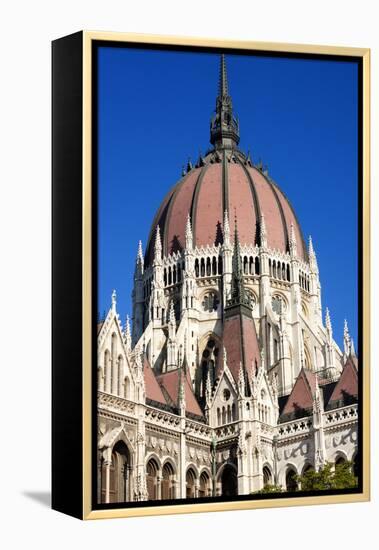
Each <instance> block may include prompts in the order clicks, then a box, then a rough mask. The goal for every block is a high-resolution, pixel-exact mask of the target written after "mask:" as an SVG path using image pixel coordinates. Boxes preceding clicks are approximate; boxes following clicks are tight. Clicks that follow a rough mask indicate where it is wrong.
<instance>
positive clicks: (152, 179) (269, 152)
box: [98, 47, 358, 345]
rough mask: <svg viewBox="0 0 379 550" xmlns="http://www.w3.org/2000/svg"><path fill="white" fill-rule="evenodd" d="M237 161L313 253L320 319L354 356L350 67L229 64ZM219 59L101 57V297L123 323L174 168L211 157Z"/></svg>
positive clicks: (292, 62) (130, 52)
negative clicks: (289, 210) (242, 159)
mask: <svg viewBox="0 0 379 550" xmlns="http://www.w3.org/2000/svg"><path fill="white" fill-rule="evenodd" d="M226 59H227V68H228V79H229V91H230V94H231V96H232V99H233V107H234V112H235V114H237V115H238V117H239V119H240V133H241V142H240V148H241V149H242V150H245V151H247V150H250V151H251V155H252V158H253V160H254V161H255V162H257V161H258V160H259V159H262V160H263V162H264V163H265V164H267V165H268V168H269V173H270V176H271V177H272V178H273V179H274V180H275V181H276V182H277V183H278V185H279V186H280V187H281V189H282V190H283V191H284V193H285V194H286V195H287V197H288V198H289V200H290V201H291V203H292V205H293V207H294V209H295V211H296V214H297V217H298V219H299V222H300V225H301V227H302V229H303V233H304V237H305V238H306V239H307V238H308V235H309V234H311V235H312V238H313V243H314V247H315V250H316V253H317V258H318V263H319V269H320V280H321V285H322V303H323V309H324V311H325V307H326V306H328V307H329V309H330V314H331V319H332V324H333V331H334V336H335V338H336V340H337V342H338V343H339V344H340V345H341V344H342V333H343V321H344V319H345V318H347V320H348V323H349V328H350V332H351V334H352V336H353V337H354V339H355V342H356V345H357V324H358V319H357V300H358V297H357V296H358V295H357V292H358V289H357V252H358V249H357V243H358V239H357V215H358V204H357V185H358V159H357V124H358V96H357V89H358V86H357V83H358V66H357V64H355V63H352V62H341V61H318V60H301V59H286V58H269V57H258V56H257V57H256V56H241V55H229V54H228V55H227V58H226ZM218 71H219V55H218V54H213V53H212V54H209V53H190V52H171V51H153V50H139V49H129V48H112V47H101V48H100V49H99V59H98V79H99V83H98V123H99V154H98V159H99V161H98V162H99V164H98V174H99V290H98V310H99V312H100V313H103V311H104V310H106V311H107V310H108V308H109V306H110V301H111V292H112V289H113V288H115V289H116V290H117V295H118V297H117V302H118V310H119V313H120V315H121V319H122V321H124V319H125V316H126V314H127V313H128V314H129V315H130V316H131V314H132V306H131V292H132V283H133V271H134V264H135V257H136V252H137V246H138V240H139V239H141V240H142V243H143V246H144V247H145V245H146V240H147V237H148V233H149V230H150V225H151V222H152V219H153V216H154V214H155V211H156V210H157V208H158V206H159V204H160V202H161V201H162V199H163V197H164V196H165V194H166V192H167V191H168V190H169V189H170V188H171V187H172V185H174V184H175V182H177V181H178V180H179V179H180V177H181V170H182V166H183V165H184V164H186V163H187V161H188V158H189V157H191V158H192V159H193V160H196V159H197V157H198V153H199V150H201V151H202V152H203V153H204V152H205V151H206V150H207V149H208V148H209V147H210V144H209V121H210V117H211V115H212V113H213V111H214V108H215V99H216V95H217V84H218Z"/></svg>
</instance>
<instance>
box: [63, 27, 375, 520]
mask: <svg viewBox="0 0 379 550" xmlns="http://www.w3.org/2000/svg"><path fill="white" fill-rule="evenodd" d="M52 51H53V73H52V74H53V401H52V414H53V422H52V426H53V434H52V435H53V449H52V453H53V455H52V461H53V471H52V474H53V475H52V480H53V481H52V493H53V494H52V496H53V508H54V509H55V510H59V511H61V512H64V513H67V514H70V515H73V516H75V517H78V518H82V519H92V518H110V517H127V516H136V515H148V514H169V513H184V512H204V511H216V510H241V509H249V508H259V507H271V506H292V505H308V504H319V503H338V502H354V501H364V500H368V499H369V483H370V482H369V424H370V411H369V403H370V398H369V359H370V358H369V338H370V322H369V319H370V317H369V302H370V288H369V246H370V233H369V206H370V199H369V50H367V49H358V48H346V47H343V48H341V47H329V46H328V47H326V46H305V45H292V44H272V43H256V42H230V41H229V42H228V41H220V40H205V39H194V38H177V37H161V36H147V35H131V34H116V33H102V32H79V33H76V34H74V35H71V36H67V37H64V38H61V39H59V40H56V41H54V42H53V50H52Z"/></svg>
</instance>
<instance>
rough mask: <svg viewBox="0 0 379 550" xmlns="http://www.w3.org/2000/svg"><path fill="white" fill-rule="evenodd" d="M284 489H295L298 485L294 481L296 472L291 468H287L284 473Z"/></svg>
mask: <svg viewBox="0 0 379 550" xmlns="http://www.w3.org/2000/svg"><path fill="white" fill-rule="evenodd" d="M286 489H287V491H291V492H293V491H297V489H298V485H297V481H296V472H295V470H293V469H292V468H290V469H289V470H287V473H286Z"/></svg>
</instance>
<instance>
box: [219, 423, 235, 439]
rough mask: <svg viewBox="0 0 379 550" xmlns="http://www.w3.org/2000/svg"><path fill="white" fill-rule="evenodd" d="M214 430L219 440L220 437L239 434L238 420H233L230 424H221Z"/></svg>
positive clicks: (224, 437)
mask: <svg viewBox="0 0 379 550" xmlns="http://www.w3.org/2000/svg"><path fill="white" fill-rule="evenodd" d="M214 431H215V434H216V437H217V440H218V441H219V440H220V439H226V438H228V437H231V436H235V435H238V422H232V423H230V424H225V425H223V426H219V427H218V428H215V430H214Z"/></svg>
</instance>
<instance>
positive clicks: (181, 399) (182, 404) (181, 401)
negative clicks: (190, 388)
mask: <svg viewBox="0 0 379 550" xmlns="http://www.w3.org/2000/svg"><path fill="white" fill-rule="evenodd" d="M178 376H179V388H178V406H179V409H181V410H182V411H185V409H186V394H185V388H184V376H183V370H182V369H181V368H179V372H178Z"/></svg>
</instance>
